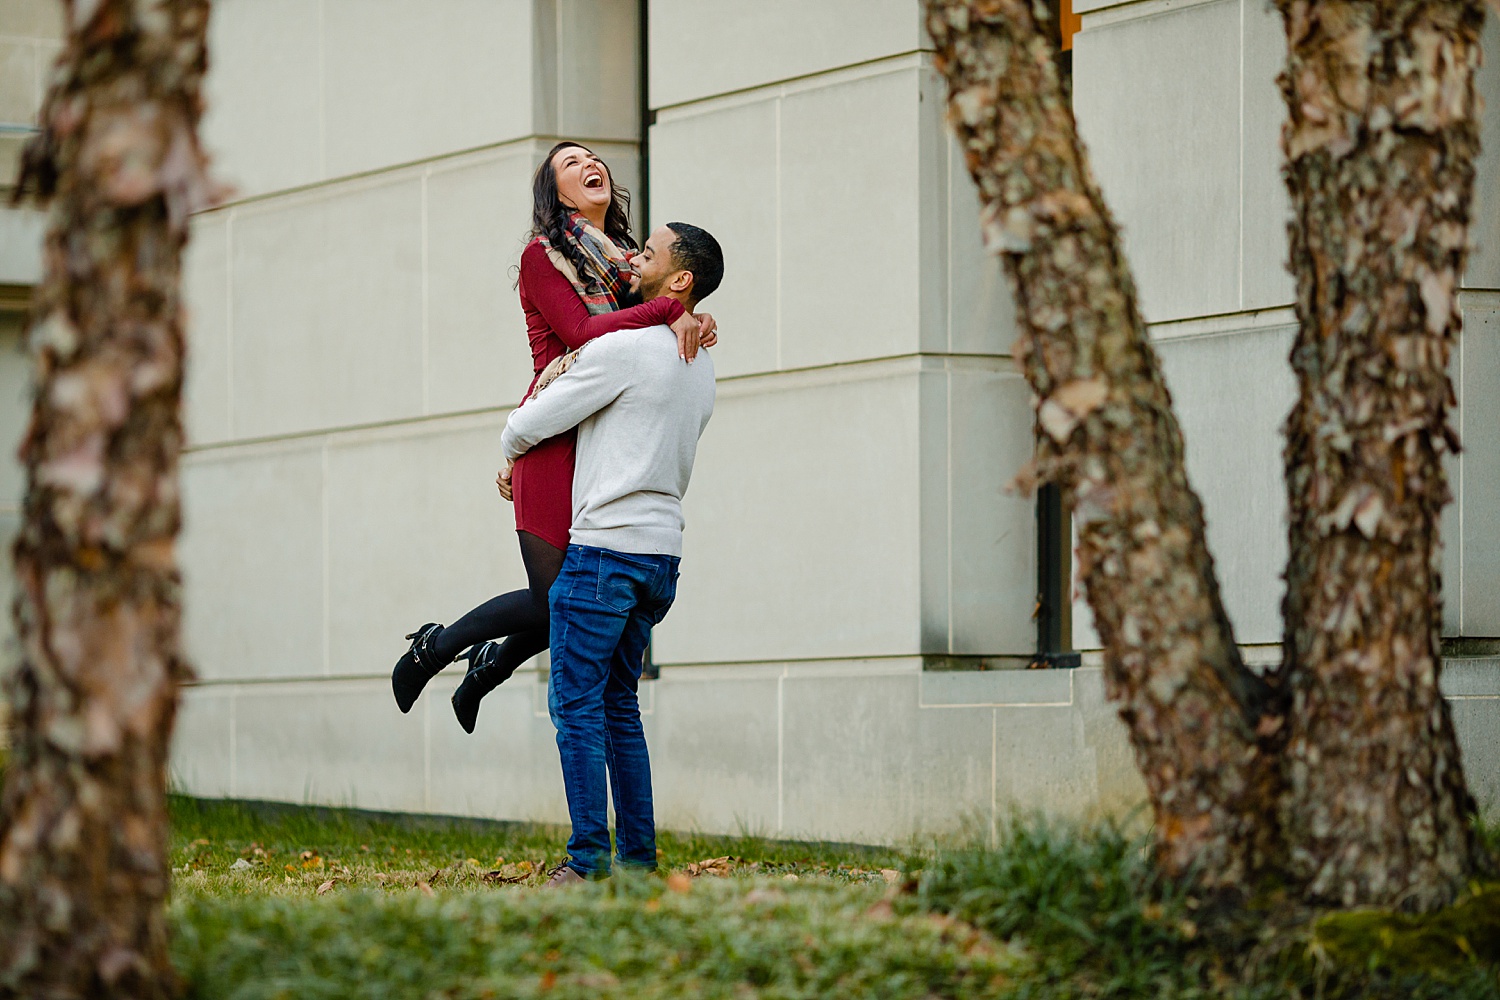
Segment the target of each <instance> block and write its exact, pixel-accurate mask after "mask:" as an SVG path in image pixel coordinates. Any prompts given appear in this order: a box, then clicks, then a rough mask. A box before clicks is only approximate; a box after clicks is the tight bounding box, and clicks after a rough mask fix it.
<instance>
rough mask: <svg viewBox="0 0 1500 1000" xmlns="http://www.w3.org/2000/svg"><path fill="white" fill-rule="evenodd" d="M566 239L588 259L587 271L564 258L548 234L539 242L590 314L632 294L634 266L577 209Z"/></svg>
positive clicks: (566, 229)
mask: <svg viewBox="0 0 1500 1000" xmlns="http://www.w3.org/2000/svg"><path fill="white" fill-rule="evenodd" d="M563 238H564V239H565V240H567V241H568V246H570V247H572V248H573V249H574V250H577V251H578V252H579V253H581V254H582V255H583V259H584V260H586V261H587V262H588V266H587V268H586V272H587V273H585V274H581V275H580V274H579V273H578V270H577V269H576V268H575V267H574V266H573V262H572V261H570V260H568V258H567V257H564V256H563V255H562V253H561V252H559V251H558V249H557V248H556V247H554V246H553V245H552V244H551V242H549V241H548V239H547V237H545V236H538V237H537V242H539V243H540V244H541V245H542V249H543V250H546V251H547V259H548V260H550V261H552V266H553V267H555V268H557V269H558V271H560V272H562V276H563V277H564V278H567V279H568V282H569V284H571V285H572V286H573V290H574V291H575V292H577V293H578V297H579V298H580V299H582V300H583V305H584V308H586V309H588V311H589V315H590V316H599V315H602V314H604V313H610V312H615V311H616V310H618V309H619V308H620V303H622V302H623V301H625V296H626V295H628V294H629V293H630V276H631V275H633V274H634V273H635V268H634V267H632V266H631V264H630V262H629V261H628V260H626V259H625V254H624V253H623V252H622V251H621V250H620V248H619V247H617V246H616V245H615V242H614V241H613V240H611V239H610V238H609V237H608V236H605V235H604V233H602V232H601V231H600V230H598V229H596V228H594V226H593V225H592V224H591V223H590V222H589V220H588V219H585V218H584V217H583V215H582V214H581V213H578V212H574V213H573V214H572V215H570V216H569V217H568V222H567V225H566V226H564V227H563Z"/></svg>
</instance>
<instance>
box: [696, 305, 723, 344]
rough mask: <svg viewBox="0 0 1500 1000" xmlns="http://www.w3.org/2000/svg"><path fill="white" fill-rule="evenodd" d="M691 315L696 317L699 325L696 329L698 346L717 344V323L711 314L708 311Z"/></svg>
mask: <svg viewBox="0 0 1500 1000" xmlns="http://www.w3.org/2000/svg"><path fill="white" fill-rule="evenodd" d="M693 315H694V316H695V317H697V320H698V323H699V325H700V327H701V329H700V330H699V331H698V346H699V347H712V346H714V345H715V344H717V343H718V342H719V335H718V333H717V332H715V331H717V330H718V329H719V324H718V323H715V322H714V318H713V316H712V315H710V314H709V313H694V314H693Z"/></svg>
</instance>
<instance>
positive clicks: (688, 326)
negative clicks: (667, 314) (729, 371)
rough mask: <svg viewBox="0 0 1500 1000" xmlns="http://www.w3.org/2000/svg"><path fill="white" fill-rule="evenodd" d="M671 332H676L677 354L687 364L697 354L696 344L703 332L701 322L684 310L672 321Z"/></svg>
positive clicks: (690, 362)
mask: <svg viewBox="0 0 1500 1000" xmlns="http://www.w3.org/2000/svg"><path fill="white" fill-rule="evenodd" d="M672 332H673V333H675V334H677V356H678V357H679V358H681V359H682V360H684V361H686V362H687V363H688V364H692V363H693V359H694V358H696V357H697V356H698V345H699V342H700V338H701V336H702V333H703V324H702V323H699V322H698V317H697V316H694V315H693V314H692V313H690V312H685V313H683V314H682V315H681V316H679V317H677V319H675V320H673V321H672Z"/></svg>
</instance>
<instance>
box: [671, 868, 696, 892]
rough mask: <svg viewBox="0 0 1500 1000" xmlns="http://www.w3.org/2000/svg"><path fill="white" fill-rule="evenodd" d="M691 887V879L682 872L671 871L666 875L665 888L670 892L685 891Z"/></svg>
mask: <svg viewBox="0 0 1500 1000" xmlns="http://www.w3.org/2000/svg"><path fill="white" fill-rule="evenodd" d="M692 887H693V880H692V879H691V878H689V877H688V876H686V875H684V874H683V873H682V872H673V873H672V874H670V875H668V876H667V888H668V889H670V890H671V891H672V892H687V891H688V890H689V889H691V888H692Z"/></svg>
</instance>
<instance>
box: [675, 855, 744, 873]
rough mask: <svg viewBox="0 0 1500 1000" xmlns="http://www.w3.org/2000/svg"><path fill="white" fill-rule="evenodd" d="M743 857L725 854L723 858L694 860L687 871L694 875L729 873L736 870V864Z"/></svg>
mask: <svg viewBox="0 0 1500 1000" xmlns="http://www.w3.org/2000/svg"><path fill="white" fill-rule="evenodd" d="M743 860H744V859H743V858H732V857H730V856H729V855H727V854H726V855H725V856H723V857H722V858H706V859H704V860H702V861H694V862H693V863H692V864H690V865H688V866H687V868H686V869H685V871H686V872H687V873H688V874H689V875H690V876H692V877H694V878H696V877H698V876H699V875H718V876H724V875H728V874H729V873H730V872H731V871H733V870H734V866H735V865H736V864H738V863H739V862H741V861H743Z"/></svg>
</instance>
